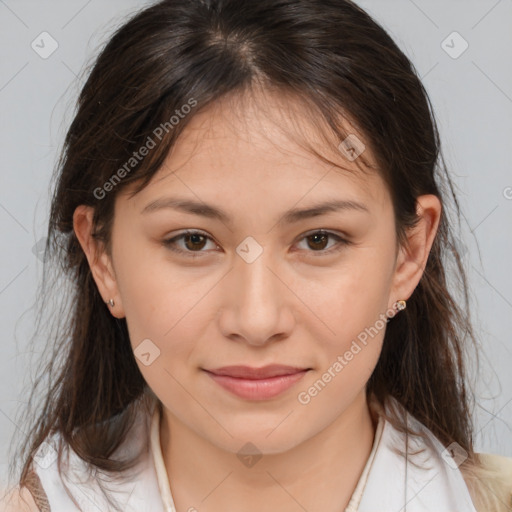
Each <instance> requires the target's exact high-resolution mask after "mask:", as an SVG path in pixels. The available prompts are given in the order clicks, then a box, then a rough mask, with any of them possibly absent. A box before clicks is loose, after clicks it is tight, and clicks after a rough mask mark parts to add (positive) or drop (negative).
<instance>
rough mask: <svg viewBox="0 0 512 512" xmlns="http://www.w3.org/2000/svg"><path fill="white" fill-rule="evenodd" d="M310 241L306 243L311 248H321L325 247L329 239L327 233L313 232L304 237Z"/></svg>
mask: <svg viewBox="0 0 512 512" xmlns="http://www.w3.org/2000/svg"><path fill="white" fill-rule="evenodd" d="M306 238H307V239H308V241H310V242H311V243H310V244H309V245H308V246H309V247H310V248H311V249H315V250H323V249H325V247H326V245H327V242H328V240H329V235H328V234H325V233H315V234H314V235H309V236H308V237H306Z"/></svg>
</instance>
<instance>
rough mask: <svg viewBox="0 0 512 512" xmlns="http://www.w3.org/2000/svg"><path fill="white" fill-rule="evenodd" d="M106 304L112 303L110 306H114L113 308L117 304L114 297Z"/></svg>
mask: <svg viewBox="0 0 512 512" xmlns="http://www.w3.org/2000/svg"><path fill="white" fill-rule="evenodd" d="M105 304H109V305H110V307H112V308H113V307H114V305H115V302H114V299H110V300H109V301H108V302H105Z"/></svg>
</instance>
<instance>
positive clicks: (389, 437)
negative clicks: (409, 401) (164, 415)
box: [150, 401, 477, 512]
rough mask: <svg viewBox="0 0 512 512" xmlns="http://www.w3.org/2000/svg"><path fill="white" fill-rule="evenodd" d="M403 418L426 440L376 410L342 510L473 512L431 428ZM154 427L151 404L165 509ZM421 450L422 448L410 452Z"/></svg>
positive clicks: (159, 467)
mask: <svg viewBox="0 0 512 512" xmlns="http://www.w3.org/2000/svg"><path fill="white" fill-rule="evenodd" d="M395 403H396V404H397V405H398V406H399V407H400V408H401V406H400V405H399V404H398V402H396V401H395ZM402 410H404V409H403V408H402ZM407 417H408V424H409V425H412V426H413V427H414V428H415V429H417V430H420V431H423V432H424V433H425V434H426V436H427V441H426V442H425V441H423V440H421V439H417V438H415V437H412V436H408V435H406V434H405V433H402V432H399V431H398V430H396V429H395V428H394V427H393V425H392V424H391V423H389V422H388V421H387V420H386V419H385V418H384V417H383V416H381V415H380V414H379V416H378V423H377V428H376V432H375V438H374V442H373V446H372V450H371V453H370V456H369V458H368V460H367V463H366V465H365V468H364V470H363V472H362V474H361V477H360V479H359V482H358V484H357V486H356V488H355V490H354V493H353V494H352V498H351V500H350V502H349V505H348V506H347V508H346V509H345V512H431V511H433V510H434V511H435V512H477V511H476V509H475V507H474V505H473V503H472V500H471V497H470V494H469V491H468V489H467V486H466V484H465V482H464V479H463V477H462V473H461V472H460V470H459V469H458V467H457V465H456V464H455V459H453V458H450V457H449V456H448V455H447V450H445V449H444V447H443V445H442V444H441V443H440V442H439V440H438V439H437V438H435V436H434V435H433V434H432V432H430V430H428V429H427V428H426V427H425V426H424V425H422V424H421V423H419V422H418V421H417V420H415V418H413V417H412V416H411V415H410V414H408V415H407ZM159 427H160V414H159V410H158V408H156V410H155V411H154V414H153V417H152V421H151V436H150V437H151V451H152V455H153V460H154V464H155V471H156V476H157V480H158V485H159V488H160V492H161V496H162V501H163V505H164V508H165V511H166V512H176V507H175V505H174V501H173V498H172V493H171V489H170V487H169V480H168V475H167V472H166V469H165V464H164V461H163V457H162V451H161V447H160V428H159ZM407 440H408V446H409V449H408V453H409V460H408V461H407V462H406V459H405V457H403V456H401V455H400V454H398V453H396V452H395V451H394V449H395V448H398V449H403V451H404V452H405V449H406V446H407V443H406V441H407ZM420 449H424V452H423V453H421V454H417V453H416V454H415V455H413V454H414V453H415V452H417V451H418V450H420ZM413 462H414V463H416V464H419V465H420V466H421V467H417V466H415V464H413Z"/></svg>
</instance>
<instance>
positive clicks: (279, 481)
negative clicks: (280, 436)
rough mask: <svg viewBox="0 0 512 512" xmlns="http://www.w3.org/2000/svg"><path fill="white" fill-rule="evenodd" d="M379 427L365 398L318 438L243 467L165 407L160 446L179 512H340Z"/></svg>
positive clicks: (233, 455)
mask: <svg viewBox="0 0 512 512" xmlns="http://www.w3.org/2000/svg"><path fill="white" fill-rule="evenodd" d="M376 421H377V417H376V416H375V415H374V414H372V412H371V411H370V408H369V407H368V404H367V402H366V396H365V392H364V391H363V392H362V393H361V395H360V396H358V397H357V398H356V399H355V400H354V401H353V402H352V403H351V404H350V406H349V407H348V408H347V409H346V410H345V411H344V412H343V413H342V414H341V415H340V416H339V417H338V418H337V419H336V420H335V421H334V422H333V423H331V424H330V425H328V426H327V427H326V428H325V429H324V430H322V431H320V432H318V433H317V434H316V435H315V436H313V437H311V438H309V439H307V440H305V441H304V442H302V443H301V444H299V445H297V446H295V447H294V448H292V449H290V450H287V451H286V452H283V453H278V454H265V455H264V456H263V457H262V458H261V459H260V460H259V461H258V462H257V463H256V464H255V465H253V466H251V467H245V466H244V465H243V464H241V463H240V461H239V460H238V459H237V458H236V457H235V454H233V453H232V452H228V451H225V450H223V449H221V448H219V447H218V446H216V445H213V444H211V443H210V442H209V441H208V440H206V439H204V438H203V437H201V436H198V435H197V433H196V432H194V431H193V430H191V429H190V428H189V427H188V426H187V425H184V424H183V423H181V422H180V421H179V420H178V419H177V418H176V417H174V416H173V415H172V414H171V413H170V412H169V411H168V410H167V409H166V408H165V407H164V408H163V417H162V420H161V423H160V444H161V449H162V456H163V459H164V464H165V466H166V469H167V474H168V475H169V477H170V488H171V492H172V495H173V499H174V503H175V505H176V509H177V510H180V511H181V510H184V511H185V510H187V511H188V510H194V507H195V508H196V509H198V510H201V511H205V512H206V511H208V512H216V511H223V512H234V511H239V510H244V511H245V512H252V511H261V510H268V511H273V510H276V511H277V510H279V511H281V512H282V511H284V512H286V511H288V510H289V511H292V510H293V511H296V510H299V508H300V507H302V508H303V509H305V510H322V511H323V512H340V511H342V510H344V509H345V507H346V506H347V505H348V503H349V501H350V497H351V496H352V493H353V491H354V489H355V487H356V485H357V482H358V480H359V477H360V475H361V473H362V471H363V469H364V466H365V464H366V461H367V459H368V457H369V455H370V452H371V449H372V445H373V440H374V436H375V428H376ZM171 432H172V435H170V433H171ZM298 507H299V508H298Z"/></svg>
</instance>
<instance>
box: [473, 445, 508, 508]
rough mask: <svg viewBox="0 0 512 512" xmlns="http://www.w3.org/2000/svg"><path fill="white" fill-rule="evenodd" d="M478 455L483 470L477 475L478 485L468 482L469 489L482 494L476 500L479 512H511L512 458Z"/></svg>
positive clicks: (487, 454)
mask: <svg viewBox="0 0 512 512" xmlns="http://www.w3.org/2000/svg"><path fill="white" fill-rule="evenodd" d="M476 455H477V457H478V459H479V461H480V463H481V466H482V469H481V470H480V471H479V472H478V473H477V474H476V479H477V485H474V484H473V485H471V483H470V482H468V487H469V488H472V489H477V490H478V491H479V493H480V496H478V497H476V498H475V504H476V505H477V507H476V508H477V510H478V512H481V511H482V512H488V511H490V510H492V511H493V512H494V511H496V512H509V511H510V510H512V457H504V456H501V455H495V454H491V453H477V454H476ZM473 478H475V475H473ZM474 492H475V491H473V493H474Z"/></svg>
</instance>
